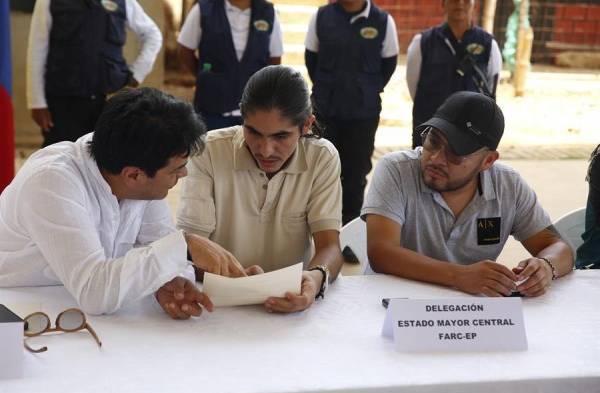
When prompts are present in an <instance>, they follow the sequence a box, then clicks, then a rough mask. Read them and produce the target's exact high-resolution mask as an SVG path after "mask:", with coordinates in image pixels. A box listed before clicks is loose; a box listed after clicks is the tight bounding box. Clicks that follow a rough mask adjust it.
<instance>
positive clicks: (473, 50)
mask: <svg viewBox="0 0 600 393" xmlns="http://www.w3.org/2000/svg"><path fill="white" fill-rule="evenodd" d="M483 51H484V47H483V45H481V44H476V43H473V44H469V45H467V52H469V53H470V54H472V55H480V54H482V53H483Z"/></svg>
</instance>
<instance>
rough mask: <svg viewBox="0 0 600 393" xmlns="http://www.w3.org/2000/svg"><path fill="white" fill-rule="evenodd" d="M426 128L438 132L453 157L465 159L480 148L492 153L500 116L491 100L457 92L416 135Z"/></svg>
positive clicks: (501, 127)
mask: <svg viewBox="0 0 600 393" xmlns="http://www.w3.org/2000/svg"><path fill="white" fill-rule="evenodd" d="M427 127H433V128H436V129H438V130H439V131H440V132H441V133H442V134H444V136H445V137H446V139H447V140H448V144H449V145H450V147H451V148H452V150H453V151H454V153H455V154H457V155H459V156H466V155H469V154H471V153H473V152H475V151H477V150H479V149H481V148H482V147H488V148H490V149H491V150H496V148H497V147H498V144H499V143H500V139H502V134H503V133H504V115H503V114H502V110H501V109H500V107H498V105H496V101H494V99H493V98H491V97H488V96H486V95H485V94H481V93H475V92H472V91H459V92H457V93H454V94H452V95H451V96H450V97H448V98H447V99H446V101H444V103H443V104H442V105H441V106H440V107H439V108H438V109H437V111H435V114H434V115H433V117H432V118H431V119H429V120H428V121H426V122H425V123H423V124H421V125H419V126H418V127H417V131H422V130H424V129H425V128H427Z"/></svg>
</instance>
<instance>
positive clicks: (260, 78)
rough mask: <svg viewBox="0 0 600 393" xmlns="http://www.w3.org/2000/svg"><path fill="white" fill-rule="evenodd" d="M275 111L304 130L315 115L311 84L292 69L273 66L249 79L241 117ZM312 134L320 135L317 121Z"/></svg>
mask: <svg viewBox="0 0 600 393" xmlns="http://www.w3.org/2000/svg"><path fill="white" fill-rule="evenodd" d="M272 109H277V110H279V112H280V113H281V116H283V117H284V118H285V119H288V120H290V122H291V123H292V124H294V125H296V126H298V127H300V129H302V126H304V123H305V122H306V120H307V119H308V118H309V117H310V116H311V115H312V114H313V107H312V103H311V101H310V92H309V90H308V85H307V84H306V81H305V80H304V78H303V77H302V74H300V72H298V71H296V70H294V69H293V68H290V67H286V66H282V65H272V66H267V67H265V68H262V69H260V70H259V71H257V72H256V73H255V74H254V75H252V77H250V79H249V80H248V83H247V84H246V87H245V88H244V92H243V93H242V99H241V101H240V110H241V112H242V117H246V115H247V114H248V113H250V112H254V111H256V110H266V111H269V110H272ZM312 132H313V134H315V135H318V134H319V128H318V126H317V125H316V122H315V125H314V126H313V128H312Z"/></svg>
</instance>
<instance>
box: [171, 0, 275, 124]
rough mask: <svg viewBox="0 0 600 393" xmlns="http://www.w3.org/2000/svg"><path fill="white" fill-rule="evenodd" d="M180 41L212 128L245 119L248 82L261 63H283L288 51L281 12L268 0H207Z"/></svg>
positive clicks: (181, 54)
mask: <svg viewBox="0 0 600 393" xmlns="http://www.w3.org/2000/svg"><path fill="white" fill-rule="evenodd" d="M177 42H178V43H179V46H178V48H179V58H180V60H181V62H182V63H183V64H185V66H186V68H187V69H188V70H189V71H191V72H192V73H193V74H194V75H196V92H195V95H194V108H195V109H196V112H198V113H200V114H201V115H202V117H203V118H204V122H205V123H206V127H207V128H208V129H209V130H213V129H217V128H225V127H231V126H234V125H239V124H242V117H241V113H240V109H239V103H240V97H241V96H242V91H243V90H244V86H246V82H248V79H250V77H251V76H252V74H254V73H255V72H256V71H258V70H260V69H261V68H263V67H266V66H267V65H269V64H281V55H282V54H283V39H282V36H281V27H280V26H279V21H278V20H277V14H276V12H275V9H274V8H273V4H271V3H269V2H267V1H264V0H201V1H199V2H198V4H196V5H194V6H193V7H192V8H191V10H190V12H189V14H188V16H187V18H186V19H185V22H184V24H183V27H182V28H181V33H180V34H179V38H178V39H177ZM196 50H198V56H196Z"/></svg>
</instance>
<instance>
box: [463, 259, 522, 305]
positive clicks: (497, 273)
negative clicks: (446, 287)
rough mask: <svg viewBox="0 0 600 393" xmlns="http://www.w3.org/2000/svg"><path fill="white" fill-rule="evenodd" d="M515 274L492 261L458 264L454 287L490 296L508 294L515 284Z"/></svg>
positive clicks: (513, 289) (514, 288)
mask: <svg viewBox="0 0 600 393" xmlns="http://www.w3.org/2000/svg"><path fill="white" fill-rule="evenodd" d="M515 281H517V275H516V274H515V273H513V272H512V271H511V270H510V269H509V268H507V267H506V266H504V265H501V264H499V263H496V262H494V261H490V260H485V261H480V262H477V263H474V264H472V265H466V266H459V269H458V273H457V277H456V285H455V286H456V288H458V289H460V290H461V291H463V292H467V293H470V294H473V295H480V294H482V295H485V296H491V297H497V296H509V295H510V294H511V292H512V291H515V290H516V288H517V286H516V285H515Z"/></svg>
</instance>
